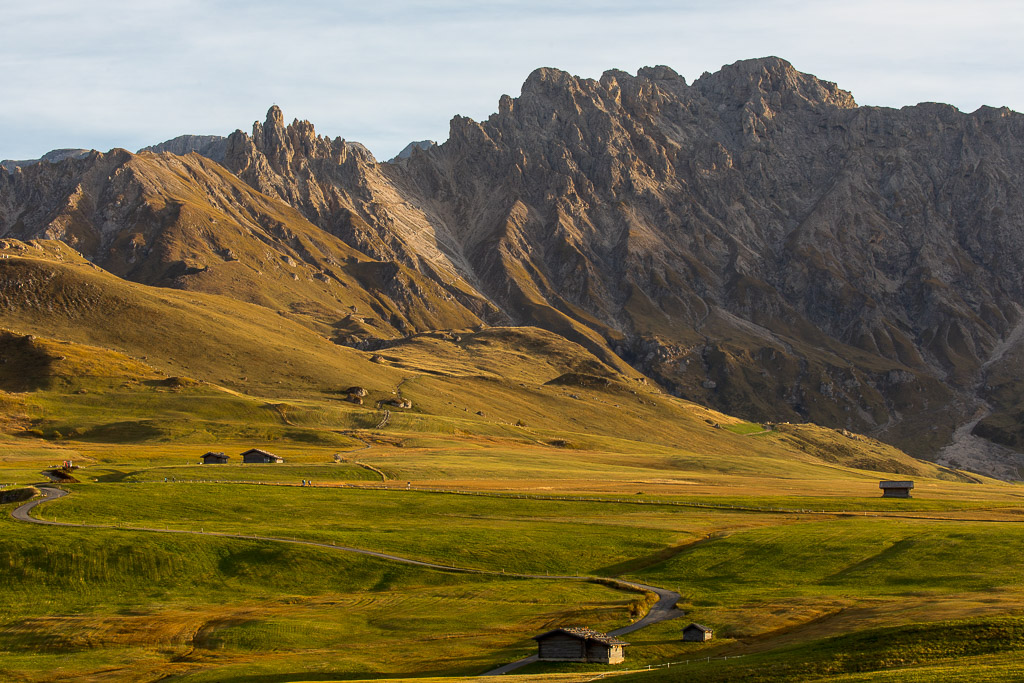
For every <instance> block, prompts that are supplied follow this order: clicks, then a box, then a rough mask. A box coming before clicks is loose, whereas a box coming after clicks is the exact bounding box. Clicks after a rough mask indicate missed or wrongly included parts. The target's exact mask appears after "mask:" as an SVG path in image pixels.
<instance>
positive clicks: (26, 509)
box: [11, 486, 683, 676]
mask: <svg viewBox="0 0 1024 683" xmlns="http://www.w3.org/2000/svg"><path fill="white" fill-rule="evenodd" d="M39 490H40V492H41V493H42V494H43V495H42V497H41V498H36V499H35V500H30V501H29V502H27V503H25V504H23V505H19V506H18V507H16V508H15V509H14V510H12V511H11V516H13V517H14V518H15V519H17V520H19V521H22V522H29V523H31V524H45V525H48V526H60V527H72V528H82V529H115V528H116V529H118V530H121V531H142V532H149V533H160V534H193V535H197V536H217V537H219V538H237V539H243V540H248V541H272V542H274V543H293V544H295V545H309V546H314V547H317V548H328V549H330V550H338V551H341V552H346V553H355V554H357V555H367V556H369V557H376V558H378V559H381V560H388V561H390V562H401V563H402V564H411V565H415V566H417V567H426V568H428V569H437V570H440V571H446V572H459V573H463V574H483V575H487V576H507V577H513V578H519V579H559V580H565V581H592V582H610V583H612V584H614V585H615V586H616V587H618V588H621V589H624V590H633V591H637V592H640V593H644V592H647V593H654V594H656V595H657V596H658V601H657V602H656V603H655V604H654V605H653V606H652V607H651V609H650V610H649V611H648V612H647V614H646V615H645V616H644V617H643V618H642V619H639V620H637V621H635V622H633V623H632V624H630V625H629V626H623V627H622V628H620V629H616V630H615V631H612V632H611V633H610V634H609V635H613V636H622V635H626V634H627V633H632V632H634V631H638V630H640V629H642V628H644V627H646V626H650V625H651V624H657V623H659V622H662V621H668V620H670V619H676V618H678V617H681V616H683V612H682V611H680V610H678V609H676V603H677V602H679V594H678V593H676V592H674V591H670V590H665V589H664V588H657V587H655V586H648V585H645V584H642V583H635V582H632V581H621V580H619V579H614V578H603V577H600V576H558V575H547V574H510V573H506V572H498V571H490V570H486V569H469V568H465V567H453V566H449V565H443V564H435V563H433V562H423V561H421V560H413V559H410V558H407V557H401V556H399V555H390V554H388V553H379V552H375V551H373V550H363V549H361V548H351V547H348V546H343V545H334V544H333V543H318V542H316V541H300V540H297V539H293V538H278V537H275V536H256V535H248V534H246V535H243V534H230V533H221V532H215V531H206V532H204V531H186V530H174V529H154V528H150V527H112V526H107V525H103V524H76V523H71V522H51V521H47V520H43V519H37V518H35V517H33V516H32V515H31V514H29V513H30V512H31V511H32V509H33V508H34V507H36V506H37V505H40V504H41V503H47V502H50V501H53V500H57V499H58V498H63V497H64V496H66V495H68V492H67V491H64V490H61V489H55V488H51V487H48V486H41V487H39ZM535 661H537V655H531V656H529V657H525V658H523V659H520V660H518V661H515V662H511V663H509V664H505V665H504V666H500V667H498V668H497V669H493V670H491V671H488V672H487V673H486V674H484V675H486V676H495V675H499V674H504V673H508V672H509V671H513V670H515V669H518V668H519V667H522V666H526V665H527V664H531V663H533V662H535Z"/></svg>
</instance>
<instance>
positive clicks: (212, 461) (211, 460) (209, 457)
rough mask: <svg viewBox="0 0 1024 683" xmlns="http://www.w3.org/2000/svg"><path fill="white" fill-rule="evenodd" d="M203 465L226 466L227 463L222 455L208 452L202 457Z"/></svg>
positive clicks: (226, 458) (226, 457)
mask: <svg viewBox="0 0 1024 683" xmlns="http://www.w3.org/2000/svg"><path fill="white" fill-rule="evenodd" d="M202 460H203V464H204V465H226V464H227V462H228V456H226V455H224V454H223V453H214V452H213V451H210V452H209V453H207V454H206V455H204V456H202Z"/></svg>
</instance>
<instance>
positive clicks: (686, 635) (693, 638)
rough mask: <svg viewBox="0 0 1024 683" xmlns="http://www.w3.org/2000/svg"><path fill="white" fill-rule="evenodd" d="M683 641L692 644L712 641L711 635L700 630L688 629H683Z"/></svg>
mask: <svg viewBox="0 0 1024 683" xmlns="http://www.w3.org/2000/svg"><path fill="white" fill-rule="evenodd" d="M683 640H685V641H687V642H690V643H703V642H704V641H705V640H711V634H710V633H706V632H705V631H701V630H700V629H699V628H686V629H683Z"/></svg>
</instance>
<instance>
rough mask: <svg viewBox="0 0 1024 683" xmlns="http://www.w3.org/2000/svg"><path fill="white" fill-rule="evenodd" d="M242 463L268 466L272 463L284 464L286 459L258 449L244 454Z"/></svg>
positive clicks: (251, 449)
mask: <svg viewBox="0 0 1024 683" xmlns="http://www.w3.org/2000/svg"><path fill="white" fill-rule="evenodd" d="M242 462H249V463H260V464H266V463H272V462H284V458H282V457H281V456H279V455H274V454H273V453H267V452H266V451H261V450H260V449H258V448H250V449H249V450H247V451H246V452H245V453H242Z"/></svg>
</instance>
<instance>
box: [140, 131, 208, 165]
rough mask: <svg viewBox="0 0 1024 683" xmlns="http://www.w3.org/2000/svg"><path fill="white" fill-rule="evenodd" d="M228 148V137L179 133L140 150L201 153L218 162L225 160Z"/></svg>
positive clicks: (180, 153)
mask: <svg viewBox="0 0 1024 683" xmlns="http://www.w3.org/2000/svg"><path fill="white" fill-rule="evenodd" d="M226 150H227V138H225V137H223V136H221V135H179V136H178V137H176V138H172V139H170V140H167V141H165V142H161V143H160V144H158V145H150V146H149V147H143V148H142V149H140V150H139V154H142V153H143V152H153V153H154V154H161V153H163V152H168V153H170V154H177V155H178V156H185V155H186V154H192V153H193V152H195V153H196V154H200V155H202V156H204V157H206V158H207V159H213V160H214V161H216V162H217V163H221V162H223V161H224V153H225V151H226Z"/></svg>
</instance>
